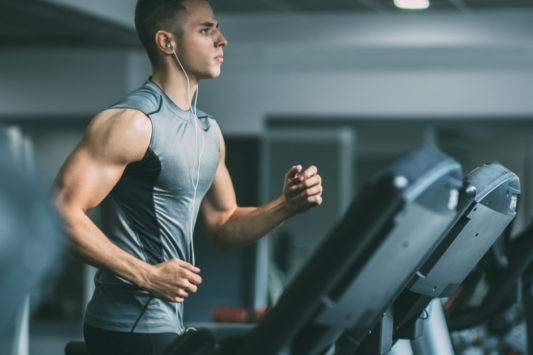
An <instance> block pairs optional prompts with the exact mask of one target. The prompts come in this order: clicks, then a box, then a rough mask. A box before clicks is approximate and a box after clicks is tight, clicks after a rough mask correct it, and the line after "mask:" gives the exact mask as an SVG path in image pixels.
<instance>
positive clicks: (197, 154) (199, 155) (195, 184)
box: [172, 49, 205, 265]
mask: <svg viewBox="0 0 533 355" xmlns="http://www.w3.org/2000/svg"><path fill="white" fill-rule="evenodd" d="M172 53H173V54H174V57H175V58H176V61H177V62H178V64H179V66H180V68H181V70H182V71H183V74H185V79H187V99H188V101H187V102H189V104H192V102H191V83H190V81H189V76H188V75H187V72H186V71H185V68H183V65H182V64H181V61H180V59H179V58H178V55H177V54H176V51H175V50H174V49H172ZM198 91H199V87H198V88H197V89H196V92H195V95H194V108H193V106H191V107H189V111H190V112H191V113H192V115H193V120H194V144H195V158H197V160H196V159H195V160H196V166H197V170H196V181H194V176H193V174H194V173H193V172H191V174H190V177H191V183H192V186H193V199H192V208H191V215H190V228H189V239H190V244H191V258H192V264H193V265H195V263H196V258H195V255H194V240H193V233H194V226H193V222H194V211H195V209H196V192H197V190H198V184H199V182H200V164H201V161H202V155H203V153H204V148H205V139H204V138H203V136H202V135H201V134H200V136H201V138H202V144H201V148H200V149H198V130H199V126H198V115H197V111H196V105H197V103H198ZM193 171H194V163H193Z"/></svg>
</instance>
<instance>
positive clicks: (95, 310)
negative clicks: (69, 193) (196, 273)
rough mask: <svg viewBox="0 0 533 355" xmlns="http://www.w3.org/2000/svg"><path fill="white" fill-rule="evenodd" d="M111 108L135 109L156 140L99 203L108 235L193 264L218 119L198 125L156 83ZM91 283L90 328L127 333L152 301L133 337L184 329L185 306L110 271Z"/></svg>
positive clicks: (147, 255) (152, 255)
mask: <svg viewBox="0 0 533 355" xmlns="http://www.w3.org/2000/svg"><path fill="white" fill-rule="evenodd" d="M110 108H130V109H136V110H139V111H141V112H143V113H144V114H146V115H147V116H148V117H149V119H150V121H151V123H152V137H151V140H150V145H149V147H148V149H147V151H146V154H145V156H144V157H143V159H142V160H141V161H139V162H135V163H132V164H129V165H128V166H127V167H126V169H125V171H124V173H123V175H122V177H121V178H120V180H119V182H118V183H117V184H116V186H115V187H114V188H113V190H112V191H111V192H110V193H109V195H108V196H107V197H106V198H105V200H104V201H103V202H102V204H101V211H102V230H103V232H104V233H105V235H106V236H107V237H108V238H109V239H110V240H111V241H112V242H113V243H115V244H116V245H117V246H119V247H120V248H122V249H123V250H125V251H127V252H128V253H130V254H131V255H133V256H135V257H137V258H139V259H141V260H144V261H146V262H147V263H150V264H152V265H156V264H159V263H162V262H164V261H166V260H169V259H172V258H178V259H180V260H185V261H188V262H191V263H192V255H191V243H190V240H189V239H190V231H191V228H193V226H194V225H195V223H196V218H197V215H198V209H199V206H200V203H201V201H202V198H203V197H204V195H205V193H206V192H207V190H208V189H209V188H210V186H211V183H212V181H213V177H214V175H215V172H216V170H217V167H218V162H219V150H220V137H219V129H218V126H217V123H216V121H215V120H214V119H213V118H212V117H211V116H209V115H207V114H205V113H204V112H201V111H198V112H197V116H198V127H196V125H195V122H194V119H195V118H194V116H193V115H192V113H191V112H189V111H183V110H181V109H180V108H179V107H178V106H176V105H175V104H174V103H173V102H172V101H171V100H170V99H169V98H168V97H167V96H166V94H165V93H164V92H163V90H161V88H159V87H158V86H157V85H156V84H155V83H153V82H152V81H147V82H146V83H145V84H144V86H142V87H141V88H139V89H137V90H135V91H133V92H132V93H130V94H129V95H128V96H127V97H126V98H125V99H123V100H122V101H120V102H118V103H117V104H115V105H113V106H111V107H110ZM202 140H203V141H204V144H203V154H202V158H201V163H200V178H199V181H198V189H197V192H196V203H195V204H194V211H193V210H192V208H193V196H194V188H193V182H196V179H197V171H198V164H197V163H198V161H197V160H198V156H197V149H198V151H199V150H201V148H202ZM191 213H192V217H193V218H192V220H193V223H192V225H191ZM94 281H95V291H94V293H93V296H92V299H91V301H90V302H89V304H88V306H87V310H86V313H85V322H87V323H88V324H89V325H92V326H95V327H99V328H102V329H107V330H112V331H122V332H129V331H130V330H131V329H132V327H133V325H134V324H135V322H136V320H137V318H138V317H139V315H140V314H141V312H142V311H143V308H144V307H145V305H146V304H147V303H148V306H147V308H146V310H145V312H144V313H143V314H142V317H141V319H140V320H139V322H138V324H137V325H136V327H135V332H138V333H167V332H172V333H177V334H181V333H182V332H183V331H184V327H183V303H173V302H167V301H164V300H161V299H158V298H152V299H151V300H150V298H151V295H150V294H149V293H148V292H147V291H146V290H143V289H141V288H139V287H137V286H135V285H134V284H132V283H131V282H129V281H127V280H125V279H123V278H121V277H119V276H117V275H116V274H114V273H112V272H109V271H106V270H99V271H98V272H97V274H96V276H95V279H94ZM185 302H186V301H185Z"/></svg>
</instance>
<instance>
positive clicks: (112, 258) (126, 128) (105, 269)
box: [55, 0, 322, 355]
mask: <svg viewBox="0 0 533 355" xmlns="http://www.w3.org/2000/svg"><path fill="white" fill-rule="evenodd" d="M135 25H136V29H137V33H138V35H139V38H140V39H141V42H142V43H143V46H144V47H145V49H146V51H147V53H148V56H149V58H150V61H151V64H152V76H151V78H150V79H149V80H148V81H147V82H146V83H145V84H144V86H142V87H141V88H139V89H138V90H136V91H134V92H132V93H130V94H129V95H128V96H127V97H126V98H125V99H123V100H122V101H120V102H119V103H117V104H115V105H113V106H111V107H110V108H109V109H107V110H105V111H103V112H101V113H99V114H98V115H97V116H96V117H95V118H94V119H93V120H92V121H91V123H90V124H89V126H88V128H87V131H86V133H85V135H84V136H83V138H82V140H81V142H80V143H79V144H78V146H77V147H76V148H75V150H74V151H73V152H72V154H71V155H70V156H69V157H68V159H67V160H66V162H65V164H64V165H63V167H62V168H61V170H60V171H59V174H58V176H57V178H56V181H55V186H56V205H57V206H58V209H59V211H60V213H61V215H62V216H63V219H64V222H65V224H66V227H67V230H68V233H69V235H70V239H69V240H70V242H71V247H72V249H73V251H74V252H75V253H76V254H77V255H79V256H80V257H81V258H82V259H83V260H84V261H86V262H87V263H89V264H92V265H94V266H96V267H98V268H99V271H98V273H97V275H96V277H95V286H96V288H95V291H94V294H93V297H92V299H91V301H90V303H89V305H88V306H87V310H86V315H85V324H84V336H85V340H86V344H87V347H88V350H89V352H90V353H91V354H99V355H102V354H129V355H134V354H143V355H147V354H159V353H161V352H162V351H163V349H164V348H166V346H167V345H168V344H169V343H170V342H171V341H172V339H173V338H174V337H175V336H176V334H181V333H183V332H184V327H183V301H184V299H185V298H187V297H188V296H189V294H190V293H191V292H196V290H197V288H198V285H200V283H201V281H202V279H201V277H200V270H199V269H198V268H197V267H195V266H194V245H193V242H192V234H193V230H194V225H195V223H196V218H197V216H198V215H199V217H200V221H201V223H202V224H203V227H204V229H205V231H206V233H207V235H208V237H209V239H210V241H211V242H212V243H213V244H214V245H216V246H218V247H220V248H223V249H227V248H232V247H236V246H242V245H247V244H250V243H253V242H255V241H257V240H258V239H260V238H261V237H263V236H264V235H265V234H267V233H268V232H270V231H271V230H273V229H274V228H275V227H277V226H278V225H279V224H280V223H282V222H283V221H284V220H286V219H287V218H289V217H291V216H293V215H295V214H297V213H300V212H303V211H306V210H308V209H310V208H312V207H314V206H317V205H320V204H321V203H322V197H321V194H322V185H321V179H320V176H319V175H318V174H317V169H316V167H314V166H311V167H309V168H307V169H306V170H305V171H303V169H302V167H301V166H293V167H291V168H290V169H289V171H288V172H287V174H286V175H285V179H284V182H283V189H282V193H281V196H280V197H279V198H277V199H275V200H273V201H271V202H270V203H268V204H266V205H264V206H261V207H239V206H238V205H237V203H236V200H235V192H234V189H233V185H232V182H231V179H230V176H229V174H228V171H227V169H226V165H225V145H224V140H223V137H222V134H221V133H220V130H219V127H218V125H217V123H216V121H215V120H214V119H213V118H212V117H211V116H209V115H207V114H205V113H203V112H201V111H199V110H198V111H197V110H196V100H194V104H193V100H192V99H193V96H194V95H193V93H196V95H197V94H198V82H199V81H200V80H201V79H210V78H216V77H218V76H219V75H220V67H221V64H222V61H223V48H224V47H225V46H226V45H227V41H226V39H225V38H224V36H223V35H222V33H221V32H220V31H219V30H218V23H217V20H216V18H215V17H214V15H213V11H212V9H211V7H210V6H209V4H208V2H207V1H206V0H185V1H183V0H139V1H138V2H137V8H136V13H135ZM280 185H281V181H280ZM97 205H101V210H102V229H101V230H100V229H99V228H98V227H96V225H94V224H93V223H92V222H91V220H90V219H89V218H88V217H87V215H86V211H87V210H89V209H91V208H94V207H96V206H97Z"/></svg>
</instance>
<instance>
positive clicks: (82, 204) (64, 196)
mask: <svg viewBox="0 0 533 355" xmlns="http://www.w3.org/2000/svg"><path fill="white" fill-rule="evenodd" d="M151 130H152V126H151V123H150V121H149V119H148V118H147V117H146V116H145V115H144V114H142V113H141V112H139V111H136V110H123V109H114V110H107V111H104V112H102V113H101V114H99V115H97V116H96V117H95V118H94V119H93V120H92V122H91V123H90V125H89V127H88V128H87V131H86V133H85V135H84V137H83V138H82V140H81V142H80V143H79V144H78V146H77V147H76V148H75V150H74V151H73V152H72V154H71V155H70V156H69V157H68V159H67V160H66V162H65V164H64V165H63V167H62V168H61V170H60V171H59V173H58V176H57V177H56V180H55V183H54V187H55V195H56V197H55V201H56V206H57V207H58V210H59V212H60V214H61V215H62V217H63V220H64V223H65V226H66V229H67V232H68V234H69V236H70V238H69V241H70V246H71V249H72V250H73V251H74V253H75V254H76V255H78V256H79V257H80V258H82V259H83V260H84V261H86V262H87V263H89V264H91V265H94V266H97V267H99V268H104V269H107V270H110V271H112V272H114V273H116V274H118V275H120V276H121V277H123V278H125V279H127V280H129V281H131V282H133V283H134V284H136V285H138V286H139V287H142V288H145V289H147V290H149V291H150V292H152V293H153V294H154V295H155V296H156V297H160V298H164V299H167V300H170V301H174V302H182V301H183V298H184V297H187V296H188V292H195V291H196V289H197V287H196V284H199V283H200V282H201V278H200V276H199V275H197V273H198V272H199V270H198V269H197V268H195V267H194V266H192V265H190V264H188V263H186V262H183V261H180V260H177V259H173V260H169V261H167V262H165V263H162V264H159V265H156V266H153V265H150V264H148V263H146V262H144V261H142V260H140V259H138V258H136V257H134V256H132V255H130V254H129V253H127V252H125V251H124V250H122V249H120V248H119V247H117V246H116V245H115V244H113V243H112V242H111V241H110V240H109V239H108V238H107V237H106V236H105V235H104V233H103V232H102V231H101V230H100V229H99V228H98V227H97V226H96V225H95V224H94V223H93V222H92V221H91V220H90V219H89V218H88V217H87V214H86V212H87V211H88V210H90V209H91V208H94V207H96V206H97V205H98V204H99V203H100V202H101V201H102V200H103V199H104V198H105V197H106V196H107V194H109V192H110V191H111V190H112V189H113V187H114V186H115V185H116V183H117V182H118V181H119V179H120V177H121V176H122V173H123V172H124V169H125V168H126V166H127V164H129V163H131V162H135V161H139V160H141V159H142V158H143V156H144V154H145V152H146V150H147V148H148V145H149V143H150V137H151Z"/></svg>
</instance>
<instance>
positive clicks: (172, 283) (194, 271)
mask: <svg viewBox="0 0 533 355" xmlns="http://www.w3.org/2000/svg"><path fill="white" fill-rule="evenodd" d="M199 272H200V269H198V268H197V267H195V266H193V265H191V264H189V263H187V262H185V261H182V260H179V259H171V260H168V261H165V262H164V263H161V264H158V265H155V266H154V269H153V274H152V275H151V277H150V278H149V280H148V282H149V284H148V285H147V286H146V287H145V288H146V289H147V290H148V291H150V292H151V293H152V294H153V295H154V296H155V297H157V298H161V299H164V300H167V301H170V302H183V300H184V299H185V298H186V297H189V292H196V291H197V290H198V286H197V285H199V284H200V283H202V278H201V277H200V275H198V273H199Z"/></svg>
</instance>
